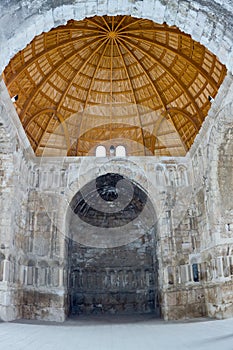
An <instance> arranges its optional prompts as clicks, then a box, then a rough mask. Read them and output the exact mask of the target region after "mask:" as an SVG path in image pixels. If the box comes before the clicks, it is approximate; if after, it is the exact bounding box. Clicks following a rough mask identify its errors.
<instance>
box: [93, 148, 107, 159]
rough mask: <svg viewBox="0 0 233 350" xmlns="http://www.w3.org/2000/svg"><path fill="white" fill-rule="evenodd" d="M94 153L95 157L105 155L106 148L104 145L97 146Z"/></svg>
mask: <svg viewBox="0 0 233 350" xmlns="http://www.w3.org/2000/svg"><path fill="white" fill-rule="evenodd" d="M95 155H96V157H106V148H105V147H104V146H97V147H96V150H95Z"/></svg>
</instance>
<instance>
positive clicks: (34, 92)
mask: <svg viewBox="0 0 233 350" xmlns="http://www.w3.org/2000/svg"><path fill="white" fill-rule="evenodd" d="M102 40H103V39H102ZM105 40H106V39H105ZM91 44H97V45H98V44H99V41H96V40H92V41H91V43H90V42H89V43H85V44H84V45H83V46H82V48H80V49H79V51H78V52H77V51H75V52H71V53H70V54H69V55H68V56H67V57H66V58H65V59H64V60H63V62H62V64H61V63H60V61H59V63H58V64H56V66H55V67H54V68H53V69H52V70H51V71H50V72H49V73H48V74H47V75H46V76H45V77H44V79H42V80H41V81H40V83H39V84H38V85H36V87H35V88H34V89H33V90H32V91H31V93H30V95H29V96H28V98H27V100H26V102H25V103H24V105H23V108H22V111H21V113H20V119H21V121H22V122H23V119H24V116H25V114H26V113H27V111H28V109H29V107H30V105H31V102H32V100H33V99H34V98H35V97H36V96H37V95H38V93H39V92H40V88H41V87H42V86H43V85H44V84H46V83H47V81H48V80H49V79H50V78H51V76H52V75H53V74H54V73H56V71H57V70H59V69H60V68H61V66H62V65H64V64H65V63H66V62H68V61H69V60H70V59H71V58H72V57H74V56H76V55H77V54H78V53H80V52H82V51H83V50H85V49H86V48H88V47H90V45H91ZM85 62H86V60H84V62H83V63H82V64H81V66H80V67H79V71H80V70H81V69H82V68H83V66H84V65H85Z"/></svg>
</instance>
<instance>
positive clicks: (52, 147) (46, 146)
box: [41, 143, 67, 152]
mask: <svg viewBox="0 0 233 350" xmlns="http://www.w3.org/2000/svg"><path fill="white" fill-rule="evenodd" d="M41 147H42V148H44V149H47V150H48V149H56V150H61V151H62V150H64V151H67V148H66V147H59V148H58V147H57V146H56V145H48V143H45V144H41ZM43 152H44V151H43Z"/></svg>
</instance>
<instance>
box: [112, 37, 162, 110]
mask: <svg viewBox="0 0 233 350" xmlns="http://www.w3.org/2000/svg"><path fill="white" fill-rule="evenodd" d="M118 40H119V38H118ZM119 42H120V44H121V45H122V46H123V47H124V48H125V49H126V51H128V53H129V54H130V55H131V56H132V57H133V58H134V60H135V61H136V62H137V63H138V65H139V66H140V67H141V69H142V71H143V73H144V74H145V76H146V77H147V79H148V80H149V82H150V84H151V86H152V88H153V90H154V91H155V94H156V96H157V97H158V99H159V101H160V103H161V107H163V109H164V111H166V110H167V106H166V103H165V102H164V101H163V100H162V98H161V96H160V93H159V91H158V90H157V87H156V86H155V84H154V81H153V80H152V78H151V77H150V75H149V74H148V72H147V70H146V69H145V67H144V66H143V65H142V63H141V62H140V60H139V59H138V58H137V56H135V54H134V53H133V52H132V51H131V50H130V49H129V48H128V47H127V45H125V43H124V42H125V40H122V39H120V40H119Z"/></svg>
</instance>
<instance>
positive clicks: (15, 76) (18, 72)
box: [6, 33, 106, 88]
mask: <svg viewBox="0 0 233 350" xmlns="http://www.w3.org/2000/svg"><path fill="white" fill-rule="evenodd" d="M100 36H104V37H106V35H104V34H103V35H101V34H100V33H98V35H97V34H94V35H87V36H82V37H78V38H73V39H68V40H66V41H63V42H61V43H59V44H55V45H53V46H51V47H50V48H48V49H45V50H43V51H41V52H39V53H38V54H36V55H35V56H34V57H32V58H30V60H28V61H27V62H26V63H24V64H23V65H21V66H20V69H19V70H17V71H16V72H15V73H14V74H13V75H12V77H11V78H10V79H9V80H8V81H7V82H6V85H7V87H8V88H10V86H11V85H12V83H13V82H14V81H15V80H16V79H17V78H18V76H19V75H20V74H21V73H23V72H25V70H27V69H28V67H29V66H30V65H31V64H33V63H35V62H38V60H39V58H41V57H42V56H46V55H47V54H48V53H51V52H53V51H56V50H57V49H59V48H61V47H63V46H68V45H71V44H73V43H75V42H77V41H79V40H82V41H83V40H85V39H92V38H93V39H94V38H99V37H100Z"/></svg>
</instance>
